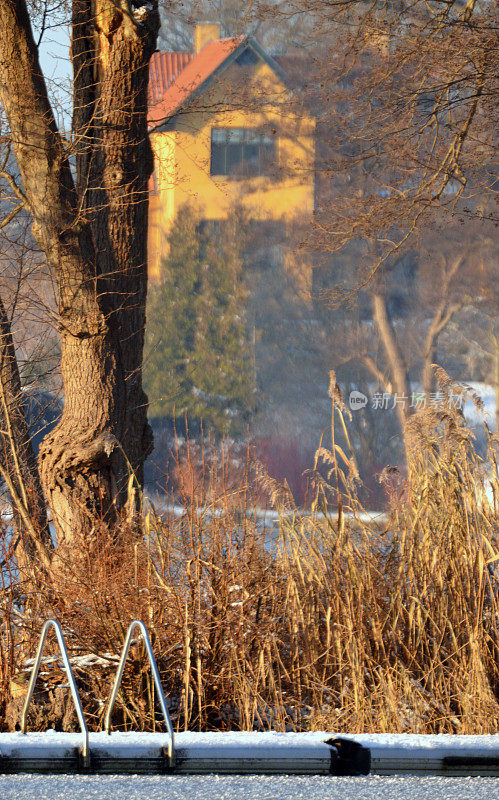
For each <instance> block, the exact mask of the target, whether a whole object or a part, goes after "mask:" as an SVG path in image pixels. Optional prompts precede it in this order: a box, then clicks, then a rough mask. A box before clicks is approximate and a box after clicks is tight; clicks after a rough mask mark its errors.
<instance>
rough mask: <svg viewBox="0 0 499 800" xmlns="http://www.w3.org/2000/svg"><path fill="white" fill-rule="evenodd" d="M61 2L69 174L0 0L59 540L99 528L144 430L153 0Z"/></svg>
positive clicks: (29, 43) (28, 54) (3, 65)
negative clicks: (40, 313)
mask: <svg viewBox="0 0 499 800" xmlns="http://www.w3.org/2000/svg"><path fill="white" fill-rule="evenodd" d="M140 10H141V12H142V13H141V14H140V19H139V16H138V15H137V17H134V16H133V13H132V12H131V11H130V6H129V4H128V2H125V1H124V0H122V2H118V3H113V2H111V0H96V2H91V0H75V2H74V13H73V50H72V56H73V64H74V71H75V81H74V86H75V120H74V133H75V136H76V156H77V181H76V185H75V184H74V182H73V178H72V174H71V170H70V168H69V162H68V157H67V153H66V152H65V150H64V146H63V141H62V138H61V136H60V134H59V131H58V130H57V126H56V123H55V120H54V116H53V113H52V109H51V107H50V103H49V101H48V96H47V91H46V87H45V83H44V80H43V77H42V76H41V70H40V65H39V61H38V52H37V48H36V45H35V43H34V40H33V35H32V31H31V26H30V21H29V16H28V12H27V9H26V6H25V2H24V0H16V2H15V3H13V2H12V1H11V0H0V15H1V17H2V24H3V28H4V34H3V36H2V37H1V38H0V72H1V77H2V80H1V82H0V96H1V99H2V103H3V105H4V109H5V112H6V116H7V119H8V122H9V125H10V129H11V133H12V138H13V148H14V152H15V154H16V158H17V161H18V164H19V168H20V171H21V175H22V179H23V185H24V191H25V193H26V197H27V201H28V207H29V210H30V211H31V213H32V216H33V219H34V224H33V232H34V235H35V237H36V238H37V240H38V242H39V244H40V246H41V247H42V249H43V251H44V252H45V254H46V257H47V262H48V264H49V266H50V267H51V269H52V270H53V273H54V276H55V278H56V282H57V288H58V304H59V320H60V329H61V338H62V354H61V371H62V377H63V381H64V391H65V404H64V411H63V415H62V419H61V421H60V423H59V424H58V425H57V427H56V428H55V429H54V430H53V431H52V432H51V433H50V434H49V436H48V437H46V439H45V440H44V442H43V444H42V447H41V451H40V475H41V480H42V484H43V487H44V490H45V494H46V496H47V499H48V501H49V503H50V506H51V509H52V514H53V518H54V523H55V525H56V528H57V532H58V535H59V539H60V542H61V544H64V543H66V544H67V545H69V546H71V545H73V544H74V541H75V539H76V540H78V539H79V538H82V537H83V538H87V541H88V535H89V532H90V531H92V530H93V529H94V527H95V525H96V521H98V520H100V521H101V523H102V524H104V525H105V526H107V527H108V526H112V525H113V523H114V521H115V518H116V512H117V509H119V508H120V507H121V506H122V505H123V504H124V502H125V500H126V485H127V477H128V475H127V470H128V464H130V465H131V467H132V469H133V470H134V471H135V473H136V474H137V476H138V478H139V480H140V479H141V477H142V467H143V463H144V460H145V458H146V456H147V454H148V452H149V451H150V449H151V444H152V437H151V434H150V429H149V427H148V424H147V419H146V409H147V398H146V397H145V395H144V393H143V391H142V375H141V364H142V344H143V332H144V319H145V311H144V305H145V296H146V249H145V248H146V239H147V237H146V226H147V180H148V177H149V175H150V172H151V170H152V157H151V155H150V150H149V143H148V138H147V128H146V113H145V109H146V92H147V65H148V61H149V58H150V55H151V54H152V52H153V50H154V47H155V41H156V34H157V28H158V14H157V5H156V3H148V4H147V5H146V6H144V7H143V8H142V9H140Z"/></svg>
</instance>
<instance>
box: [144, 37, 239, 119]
mask: <svg viewBox="0 0 499 800" xmlns="http://www.w3.org/2000/svg"><path fill="white" fill-rule="evenodd" d="M244 39H245V37H244V36H236V37H234V38H231V39H217V40H215V41H213V42H209V43H208V44H207V45H205V47H203V49H202V50H201V51H200V52H199V53H198V54H197V55H192V54H190V53H154V55H153V57H152V59H151V64H150V67H149V98H150V99H149V103H150V105H149V114H148V117H149V127H150V128H153V127H155V126H156V125H158V124H159V123H161V122H163V121H164V120H165V119H167V118H168V117H171V116H172V115H173V114H174V113H175V111H177V109H178V108H179V107H180V106H181V105H182V103H185V101H186V100H187V99H188V98H189V97H190V95H191V94H192V93H193V92H194V91H196V89H198V88H199V87H200V86H201V84H202V83H204V81H205V80H206V79H207V78H209V77H210V75H211V74H212V73H213V72H214V71H215V70H216V69H218V67H220V66H221V65H222V64H223V62H224V61H225V59H226V58H228V57H229V56H230V55H231V54H232V53H233V52H234V51H235V50H237V48H238V47H239V45H240V44H242V42H243V41H244ZM165 56H183V57H187V60H186V62H185V64H184V66H183V68H182V69H181V71H180V72H179V73H176V74H174V67H173V64H178V63H180V62H176V61H174V60H173V59H172V62H171V63H172V68H171V70H170V72H169V69H170V67H169V61H168V58H164V57H165ZM169 75H171V76H172V79H171V80H168V76H169ZM163 76H164V77H163ZM165 83H166V84H167V85H166V86H165V89H164V90H163V89H162V87H163V85H164V84H165Z"/></svg>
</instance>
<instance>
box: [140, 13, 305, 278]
mask: <svg viewBox="0 0 499 800" xmlns="http://www.w3.org/2000/svg"><path fill="white" fill-rule="evenodd" d="M314 128H315V124H314V120H313V118H312V117H311V116H310V115H309V114H307V113H306V112H305V111H304V109H303V107H301V105H300V99H299V97H298V96H297V95H296V94H295V92H293V90H292V88H291V87H290V85H289V82H288V81H287V78H286V75H285V73H284V72H283V70H282V69H281V68H280V66H279V65H278V64H277V63H276V61H275V60H274V59H273V58H271V57H270V56H269V55H267V53H266V52H265V51H264V50H263V49H262V48H261V47H260V45H259V44H258V43H257V42H256V41H255V40H254V39H251V38H248V37H233V38H228V39H220V36H219V27H218V25H198V26H197V27H196V30H195V35H194V52H193V53H167V52H156V53H154V55H153V57H152V59H151V64H150V69H149V130H150V135H151V143H152V148H153V152H154V176H153V181H151V192H150V207H149V219H150V222H149V273H150V276H151V277H152V278H156V279H157V278H159V276H160V268H161V260H162V258H164V256H165V255H166V254H167V252H168V242H167V240H168V234H169V231H170V229H171V225H172V223H173V221H174V219H175V217H176V215H177V213H178V212H179V209H181V207H182V206H183V205H184V204H186V203H190V204H193V205H195V206H196V207H198V208H199V210H200V216H201V218H202V219H206V220H218V219H224V218H226V217H227V214H228V212H229V210H230V209H231V208H233V207H234V206H235V205H236V204H238V205H242V206H243V207H244V208H245V209H246V211H247V213H248V216H249V217H250V218H252V219H255V220H261V221H265V222H269V221H282V223H283V224H289V223H290V222H291V221H292V220H293V219H296V218H299V219H300V220H303V219H304V218H306V217H308V216H310V215H311V214H312V213H313V208H314V160H315V152H314Z"/></svg>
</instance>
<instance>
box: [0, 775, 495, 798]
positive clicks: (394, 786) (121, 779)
mask: <svg viewBox="0 0 499 800" xmlns="http://www.w3.org/2000/svg"><path fill="white" fill-rule="evenodd" d="M0 797H1V798H2V800H499V780H498V779H494V778H441V777H434V778H430V777H428V778H427V777H424V778H413V777H407V776H401V777H398V776H397V777H388V778H380V777H367V778H334V777H331V778H322V777H315V776H313V777H309V776H307V777H301V776H298V777H290V776H265V777H262V776H240V775H230V776H221V775H196V776H190V775H189V776H185V777H180V776H179V777H177V776H161V775H153V776H137V775H132V776H130V775H127V776H124V775H110V776H107V775H106V776H104V775H3V776H0Z"/></svg>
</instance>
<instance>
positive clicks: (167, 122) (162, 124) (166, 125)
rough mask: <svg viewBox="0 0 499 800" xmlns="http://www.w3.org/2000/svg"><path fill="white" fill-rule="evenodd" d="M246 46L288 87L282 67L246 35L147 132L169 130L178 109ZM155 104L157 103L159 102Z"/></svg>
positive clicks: (204, 86)
mask: <svg viewBox="0 0 499 800" xmlns="http://www.w3.org/2000/svg"><path fill="white" fill-rule="evenodd" d="M247 47H249V48H250V49H251V50H253V51H254V52H255V53H256V55H258V56H259V57H260V58H261V59H262V61H264V62H265V63H266V64H267V65H268V66H269V67H270V68H271V69H272V70H273V71H274V72H275V74H276V75H277V77H278V78H279V79H280V80H281V81H282V82H283V83H284V85H285V86H287V87H288V88H290V87H289V82H288V79H287V76H286V73H285V72H284V70H283V69H282V67H280V66H279V64H278V63H277V61H275V60H274V59H273V58H272V56H269V55H268V53H266V52H265V50H264V49H263V47H261V46H260V45H259V44H258V42H257V41H256V40H255V39H253V38H252V37H250V36H246V37H245V38H244V39H243V40H242V42H241V43H240V44H239V45H238V46H237V47H236V48H235V49H234V50H233V51H232V53H230V54H229V55H228V56H227V58H225V59H224V60H223V61H222V63H221V64H219V65H218V67H217V68H216V69H214V70H213V72H212V73H211V74H210V75H208V77H207V78H205V79H204V81H203V82H202V83H200V85H199V86H198V87H197V88H196V89H194V90H193V91H192V92H191V94H190V95H189V96H188V97H187V98H186V100H184V102H182V103H179V104H178V106H177V107H176V108H175V110H174V111H173V112H172V113H171V114H170V115H169V116H168V118H166V117H165V119H164V120H161V121H159V122H155V123H154V124H153V125H151V127H150V128H149V133H162V132H164V131H168V130H171V127H172V123H173V120H174V119H175V118H176V117H177V116H178V112H179V110H180V109H181V108H185V106H187V105H188V104H189V103H191V102H192V101H193V100H194V99H195V98H196V97H199V95H200V94H202V93H203V92H204V91H206V89H207V88H208V87H209V86H210V85H211V84H212V83H213V81H214V80H215V78H216V77H217V76H218V75H220V73H222V72H224V71H225V70H226V69H227V67H229V66H230V65H231V64H232V63H233V62H234V61H235V60H236V59H237V58H238V57H239V56H240V55H241V53H242V52H243V50H245V49H246V48H247ZM160 102H161V101H160ZM157 105H159V103H158V104H157Z"/></svg>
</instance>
